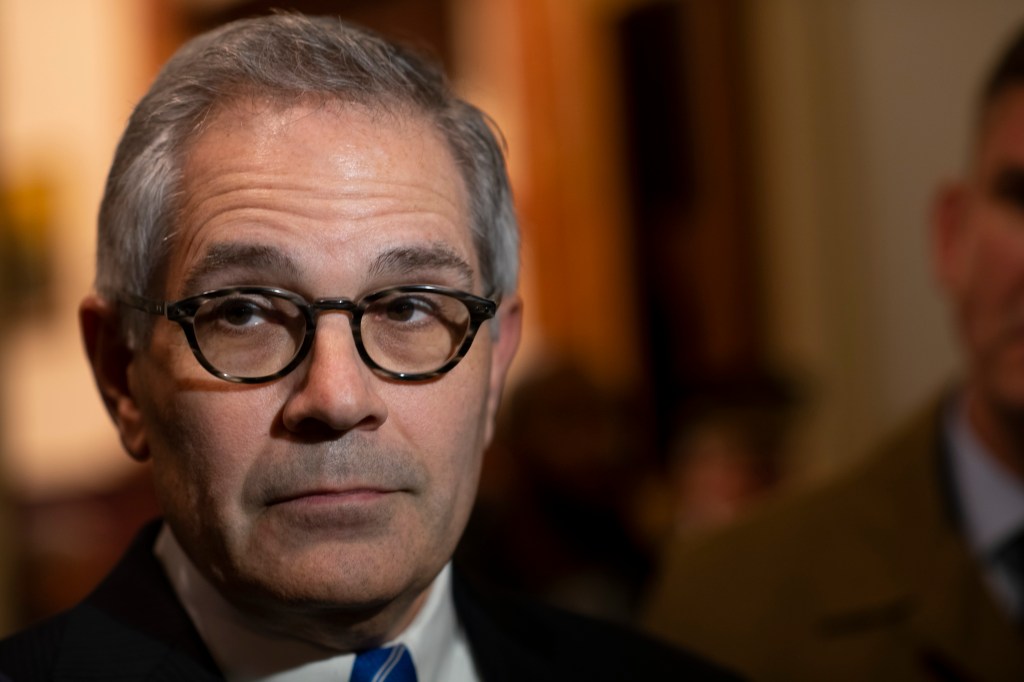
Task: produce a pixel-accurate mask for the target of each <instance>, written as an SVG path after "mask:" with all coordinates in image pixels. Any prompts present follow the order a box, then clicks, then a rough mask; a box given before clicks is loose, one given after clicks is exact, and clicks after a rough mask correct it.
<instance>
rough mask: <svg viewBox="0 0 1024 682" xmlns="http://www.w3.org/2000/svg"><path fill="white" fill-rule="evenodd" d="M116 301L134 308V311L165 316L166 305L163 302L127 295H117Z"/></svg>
mask: <svg viewBox="0 0 1024 682" xmlns="http://www.w3.org/2000/svg"><path fill="white" fill-rule="evenodd" d="M118 300H119V301H120V302H121V303H123V304H124V305H127V306H129V307H132V308H135V309H136V310H141V311H143V312H146V313H151V314H153V315H163V316H166V315H167V304H166V303H165V302H163V301H151V300H150V299H148V298H143V297H142V296H136V295H135V294H128V293H122V294H120V295H118Z"/></svg>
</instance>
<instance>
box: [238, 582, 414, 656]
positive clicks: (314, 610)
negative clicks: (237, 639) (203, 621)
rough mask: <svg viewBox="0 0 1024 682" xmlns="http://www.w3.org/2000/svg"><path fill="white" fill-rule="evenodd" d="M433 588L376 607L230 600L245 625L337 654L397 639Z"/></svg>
mask: <svg viewBox="0 0 1024 682" xmlns="http://www.w3.org/2000/svg"><path fill="white" fill-rule="evenodd" d="M429 593H430V586H427V588H426V589H425V590H423V591H421V592H419V593H417V594H414V595H411V596H402V597H398V598H396V599H394V600H392V601H389V602H388V603H386V604H382V605H380V606H377V607H373V608H366V607H363V608H360V609H358V610H351V609H345V608H339V607H336V606H330V605H319V604H313V605H277V606H276V607H274V608H269V609H268V608H266V607H265V606H263V605H257V604H253V603H245V602H244V601H236V600H232V599H228V600H227V601H228V602H229V603H230V604H231V605H232V606H233V607H234V608H235V609H236V610H237V611H238V612H239V613H240V614H244V616H245V624H246V626H247V627H251V628H253V629H256V630H260V631H263V632H265V633H266V634H270V635H273V636H276V637H283V638H286V639H297V640H300V641H304V642H306V643H308V644H312V645H314V646H319V647H323V648H326V649H329V650H332V651H336V652H346V653H347V652H357V651H363V650H366V649H372V648H374V647H378V646H380V645H382V644H384V643H386V642H388V641H391V640H393V639H395V638H397V637H398V636H399V635H400V634H401V633H402V631H403V630H405V629H406V628H407V627H408V626H409V624H410V623H412V621H413V619H414V618H415V616H416V614H417V613H419V611H420V610H421V609H422V608H423V605H424V603H425V602H426V599H427V596H428V594H429Z"/></svg>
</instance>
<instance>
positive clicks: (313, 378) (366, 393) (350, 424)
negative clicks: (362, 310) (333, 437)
mask: <svg viewBox="0 0 1024 682" xmlns="http://www.w3.org/2000/svg"><path fill="white" fill-rule="evenodd" d="M303 365H305V367H304V368H303V367H299V368H298V369H296V371H295V374H296V375H297V383H295V384H294V386H293V387H292V388H291V394H290V395H289V396H288V400H287V401H286V403H285V405H284V410H283V412H282V418H283V420H284V426H285V428H287V429H288V430H289V431H292V432H294V433H298V434H303V435H310V434H317V433H322V432H324V431H327V432H330V433H334V434H336V433H340V432H345V431H351V430H353V429H363V430H373V429H376V428H379V427H380V426H381V425H382V424H383V423H384V422H385V420H387V415H388V411H387V405H386V404H385V403H384V400H383V399H382V398H381V396H380V394H379V393H378V392H377V384H378V383H379V382H380V379H378V378H377V376H376V375H375V374H374V373H373V371H372V370H371V369H370V368H369V367H367V366H366V364H365V363H363V361H362V359H361V358H360V357H359V351H358V349H357V348H356V344H355V340H354V339H353V337H352V330H351V328H350V326H349V317H348V315H346V314H344V313H340V314H330V315H322V316H321V317H320V319H319V321H318V324H317V331H316V336H315V338H314V340H313V347H312V348H311V349H310V352H309V356H307V358H306V360H305V362H304V363H303ZM303 370H305V371H303Z"/></svg>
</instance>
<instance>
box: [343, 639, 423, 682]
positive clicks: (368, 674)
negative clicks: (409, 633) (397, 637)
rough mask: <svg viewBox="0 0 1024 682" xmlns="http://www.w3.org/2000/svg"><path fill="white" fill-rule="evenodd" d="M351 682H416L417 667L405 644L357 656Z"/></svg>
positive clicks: (372, 650)
mask: <svg viewBox="0 0 1024 682" xmlns="http://www.w3.org/2000/svg"><path fill="white" fill-rule="evenodd" d="M349 682H416V667H415V666H414V665H413V664H412V656H410V655H409V650H408V649H407V648H405V645H404V644H398V645H396V646H392V647H384V648H382V649H371V650H370V651H364V652H363V653H361V654H359V655H358V656H356V662H355V665H353V666H352V677H350V678H349Z"/></svg>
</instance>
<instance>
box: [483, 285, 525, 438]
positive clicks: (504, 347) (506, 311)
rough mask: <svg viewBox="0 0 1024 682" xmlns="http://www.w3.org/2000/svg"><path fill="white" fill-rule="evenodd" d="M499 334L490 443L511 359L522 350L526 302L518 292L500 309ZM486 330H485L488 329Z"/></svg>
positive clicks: (494, 354)
mask: <svg viewBox="0 0 1024 682" xmlns="http://www.w3.org/2000/svg"><path fill="white" fill-rule="evenodd" d="M498 314H499V315H500V318H499V320H498V322H499V323H500V324H501V326H500V327H499V328H498V336H497V338H495V339H494V341H493V343H492V345H491V385H490V392H489V393H488V396H487V426H486V430H485V432H484V444H485V445H490V443H491V439H492V438H493V437H494V422H495V419H497V415H498V405H500V404H501V393H502V391H503V390H504V388H505V379H506V378H507V376H508V368H509V366H511V364H512V358H514V357H515V355H516V350H518V349H519V338H520V336H521V335H522V331H523V301H522V299H521V298H520V297H519V295H518V294H516V295H514V296H512V297H510V298H507V299H505V300H504V301H503V302H502V304H501V308H499V313H498ZM485 333H486V332H485Z"/></svg>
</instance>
